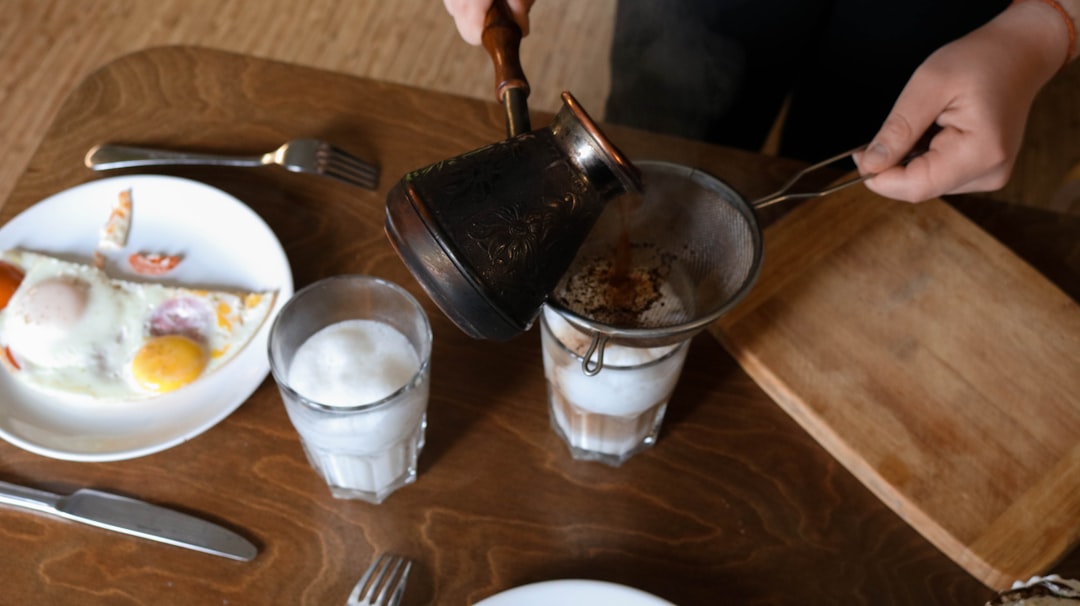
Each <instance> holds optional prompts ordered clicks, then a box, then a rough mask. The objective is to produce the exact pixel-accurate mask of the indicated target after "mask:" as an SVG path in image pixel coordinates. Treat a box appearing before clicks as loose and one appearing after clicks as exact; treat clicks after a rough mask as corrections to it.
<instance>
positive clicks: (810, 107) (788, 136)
mask: <svg viewBox="0 0 1080 606" xmlns="http://www.w3.org/2000/svg"><path fill="white" fill-rule="evenodd" d="M1006 6H1008V0H981V1H980V0H977V1H974V2H973V1H972V0H911V1H908V2H877V1H876V0H619V4H618V9H617V11H616V19H615V36H614V41H613V44H612V52H611V72H612V73H611V78H612V82H611V95H610V97H609V98H608V102H607V107H606V116H605V119H606V120H608V121H610V122H614V123H619V124H626V125H630V126H635V127H638V128H643V129H646V130H652V131H656V132H664V133H669V134H675V135H680V136H683V137H688V138H692V139H700V140H704V141H708V142H710V143H716V144H720V145H728V146H733V147H740V148H744V149H750V150H759V149H761V146H762V144H763V143H764V141H765V138H766V136H767V135H768V133H769V130H770V128H771V127H772V125H773V124H774V122H775V120H776V117H777V115H778V113H779V110H780V108H781V106H782V105H783V103H784V100H785V99H787V98H790V103H791V104H790V106H789V110H788V114H787V119H786V121H785V123H784V130H783V134H782V138H781V143H780V155H782V156H787V157H792V158H798V159H801V160H806V161H817V160H821V159H824V158H826V157H829V156H832V155H834V154H836V153H840V152H843V151H846V150H848V149H851V148H854V147H856V146H858V145H860V144H863V143H867V142H869V141H870V139H871V138H872V137H873V136H874V134H875V133H876V132H877V130H878V128H880V126H881V123H882V121H883V120H884V119H885V117H886V116H887V115H888V113H889V110H890V109H891V108H892V105H893V103H894V102H895V101H896V98H897V96H898V95H899V94H900V91H901V90H902V89H903V87H904V85H905V84H906V83H907V80H908V78H909V77H910V76H911V73H912V72H913V71H914V70H915V68H916V67H918V65H919V64H920V63H922V61H923V60H924V59H925V58H926V57H927V56H929V55H930V54H931V53H932V52H933V51H934V50H936V49H937V48H939V47H941V46H943V45H944V44H946V43H948V42H950V41H952V40H955V39H957V38H959V37H961V36H963V35H964V34H966V33H968V32H970V31H972V30H974V29H976V28H977V27H979V26H980V25H982V24H984V23H986V22H987V21H989V20H990V19H992V18H993V17H994V16H995V15H997V14H998V13H1000V12H1001V11H1002V10H1004V9H1005V8H1006Z"/></svg>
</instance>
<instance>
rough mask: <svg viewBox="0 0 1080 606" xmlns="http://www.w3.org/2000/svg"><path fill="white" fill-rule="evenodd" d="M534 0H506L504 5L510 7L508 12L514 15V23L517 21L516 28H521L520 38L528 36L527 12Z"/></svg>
mask: <svg viewBox="0 0 1080 606" xmlns="http://www.w3.org/2000/svg"><path fill="white" fill-rule="evenodd" d="M535 1H536V0H506V5H507V6H508V7H510V12H511V13H513V15H514V21H517V24H518V27H520V28H521V37H523V38H524V37H525V36H528V35H529V11H530V10H532V5H533V4H534V3H535Z"/></svg>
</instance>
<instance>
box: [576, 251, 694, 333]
mask: <svg viewBox="0 0 1080 606" xmlns="http://www.w3.org/2000/svg"><path fill="white" fill-rule="evenodd" d="M630 249H631V250H630V251H628V252H630V255H628V257H632V258H633V259H637V261H636V262H630V261H629V258H626V259H625V260H622V259H624V257H623V256H622V255H619V254H616V255H615V257H614V258H611V257H596V258H593V259H589V260H586V261H583V262H581V263H578V264H576V268H575V271H573V272H572V273H570V274H569V275H568V277H567V278H566V279H565V280H564V281H563V282H562V284H561V285H560V289H559V290H558V292H557V293H556V297H557V299H558V300H559V301H560V303H562V305H563V306H565V307H566V308H568V309H572V310H574V311H575V312H577V313H579V314H580V315H582V316H585V317H587V318H590V319H592V320H594V321H596V322H601V323H603V324H608V325H611V326H637V327H641V326H647V325H650V324H654V323H657V320H658V318H657V316H664V317H665V318H666V321H665V322H660V323H661V324H664V323H666V322H670V319H671V318H670V316H671V314H673V313H679V312H680V310H684V309H685V307H686V306H685V305H683V304H682V303H681V302H680V301H679V300H678V298H677V297H676V296H675V295H674V294H673V293H672V292H671V288H670V287H668V286H666V285H667V283H668V277H669V276H670V274H671V268H672V264H673V263H674V262H675V261H676V259H677V257H676V255H674V254H671V253H665V252H663V251H660V250H658V249H657V247H656V245H655V244H649V243H636V244H632V245H630ZM641 259H645V260H646V261H641ZM683 313H685V312H683Z"/></svg>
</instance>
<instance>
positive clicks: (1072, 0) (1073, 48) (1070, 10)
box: [1007, 0, 1080, 71]
mask: <svg viewBox="0 0 1080 606" xmlns="http://www.w3.org/2000/svg"><path fill="white" fill-rule="evenodd" d="M1007 12H1011V13H1013V14H1014V15H1015V14H1016V13H1017V12H1022V13H1026V14H1025V16H1026V17H1028V18H1030V19H1039V20H1040V21H1041V25H1040V26H1038V27H1037V30H1036V31H1038V32H1039V33H1040V34H1042V33H1046V35H1047V36H1048V38H1049V40H1053V41H1055V42H1056V45H1057V47H1058V49H1059V50H1058V53H1059V54H1058V56H1059V57H1061V60H1060V61H1061V62H1060V66H1059V68H1058V71H1060V70H1061V69H1064V68H1065V66H1066V65H1068V64H1069V62H1070V61H1072V60H1073V59H1075V58H1076V57H1077V55H1078V54H1080V48H1077V46H1078V44H1077V29H1078V28H1077V22H1078V21H1080V0H1013V1H1012V3H1011V4H1010V5H1009V11H1007ZM1062 48H1063V49H1064V50H1060V49H1062Z"/></svg>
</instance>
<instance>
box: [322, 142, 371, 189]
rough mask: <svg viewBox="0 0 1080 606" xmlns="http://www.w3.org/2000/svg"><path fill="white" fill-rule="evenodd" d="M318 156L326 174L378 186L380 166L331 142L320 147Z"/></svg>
mask: <svg viewBox="0 0 1080 606" xmlns="http://www.w3.org/2000/svg"><path fill="white" fill-rule="evenodd" d="M318 156H319V160H320V162H319V165H320V167H321V168H322V172H323V173H324V174H326V175H329V176H331V177H336V178H338V179H341V180H342V181H345V182H347V183H352V184H354V185H359V186H361V187H366V188H368V189H375V188H376V187H377V184H378V179H379V169H378V167H376V166H374V165H372V164H370V163H368V162H365V161H364V160H361V159H360V158H357V157H356V156H354V155H352V154H350V153H349V152H347V151H345V150H342V149H340V148H337V147H334V146H333V145H330V144H329V143H324V144H323V145H321V146H320V147H319V152H318Z"/></svg>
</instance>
